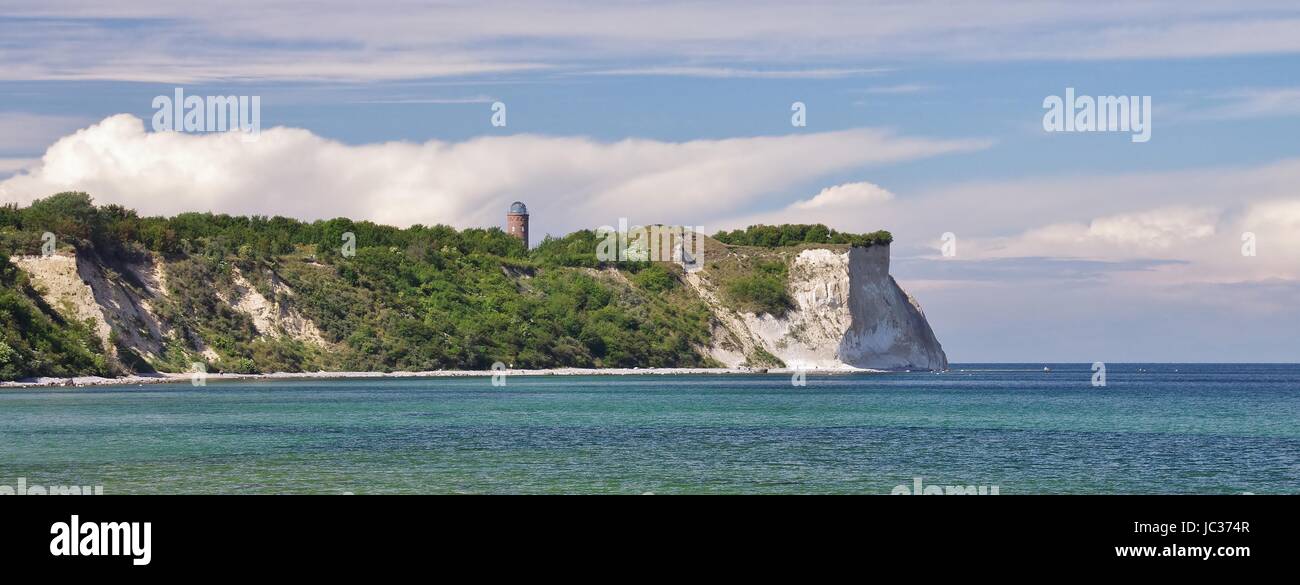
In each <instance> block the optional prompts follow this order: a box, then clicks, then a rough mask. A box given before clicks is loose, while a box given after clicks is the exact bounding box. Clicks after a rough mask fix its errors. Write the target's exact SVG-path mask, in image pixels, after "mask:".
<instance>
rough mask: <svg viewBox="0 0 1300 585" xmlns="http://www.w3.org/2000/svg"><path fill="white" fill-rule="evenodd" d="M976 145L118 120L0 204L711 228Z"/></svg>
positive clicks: (85, 136) (886, 136) (862, 137)
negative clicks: (514, 212) (237, 129)
mask: <svg viewBox="0 0 1300 585" xmlns="http://www.w3.org/2000/svg"><path fill="white" fill-rule="evenodd" d="M985 146H986V143H985V142H983V141H978V140H931V139H924V138H910V137H903V136H897V135H894V134H891V133H890V132H887V131H882V130H872V129H856V130H845V131H835V132H821V133H806V134H791V135H784V136H760V137H751V138H731V139H723V140H692V141H687V142H663V141H656V140H643V139H627V140H621V141H617V142H600V141H596V140H592V139H588V138H582V137H554V136H539V135H510V136H497V137H479V138H474V139H471V140H467V141H464V142H442V141H437V140H431V141H428V142H425V143H420V144H416V143H410V142H386V143H378V144H364V145H347V144H343V143H340V142H336V141H333V140H329V139H326V138H322V137H320V136H317V135H315V134H313V133H311V132H309V131H306V130H301V129H294V128H282V127H277V128H272V129H269V130H264V131H263V132H262V133H261V135H260V138H259V139H258V140H257V141H255V142H245V141H243V140H241V136H239V135H236V134H207V135H197V134H179V133H167V132H164V133H155V132H146V131H145V126H144V122H143V121H142V120H140V119H139V118H136V117H134V116H131V115H127V114H119V115H116V116H112V117H109V118H106V119H104V120H103V121H101V122H99V123H97V124H94V125H92V126H90V127H88V128H85V129H82V130H79V131H77V132H75V133H73V134H71V135H69V136H66V137H64V138H62V139H60V140H58V141H57V142H56V143H54V144H53V145H52V146H50V147H49V149H48V150H47V151H46V153H45V155H44V157H43V158H42V159H41V161H40V162H39V163H38V164H37V165H36V166H34V167H33V168H30V169H28V170H27V171H26V172H23V173H20V174H18V175H15V176H13V177H10V178H9V179H7V180H4V181H3V182H0V200H3V201H6V202H18V203H25V202H27V201H30V200H31V199H33V198H36V197H43V196H46V195H49V194H51V193H55V192H59V191H66V190H80V191H86V192H89V193H90V194H91V195H92V196H93V197H94V198H95V199H96V201H98V202H100V203H117V204H121V205H125V206H127V207H130V208H134V209H137V210H139V211H140V212H141V213H144V214H162V215H172V214H176V213H180V212H185V211H196V210H205V211H214V212H220V213H231V214H259V215H284V216H289V217H297V218H302V219H322V218H331V217H339V216H346V217H352V218H357V219H369V220H373V221H376V222H381V223H387V224H392V225H399V226H406V225H410V224H414V223H423V224H434V223H445V224H450V225H455V226H458V227H466V226H496V225H499V224H500V223H501V221H502V214H503V213H504V210H505V208H506V206H507V205H508V204H509V203H510V201H512V200H515V199H521V200H524V201H526V202H528V205H529V208H530V209H531V210H532V212H533V215H534V218H533V221H534V224H533V225H534V230H535V232H536V233H538V234H543V233H547V232H549V233H554V234H560V233H565V232H568V231H572V230H574V229H580V228H587V227H592V226H598V225H604V224H609V223H611V222H614V221H617V219H618V218H619V217H627V218H629V219H630V220H631V221H633V222H642V223H651V222H663V223H669V224H676V225H703V226H706V227H707V228H710V229H711V228H712V225H711V224H712V223H713V222H714V221H715V220H718V219H719V218H721V217H724V216H731V215H734V214H735V210H737V209H743V208H747V207H750V206H752V205H754V204H755V203H756V202H760V201H762V200H763V199H764V198H767V197H773V196H780V195H781V194H782V193H783V192H786V191H788V190H790V189H794V188H797V187H799V186H801V185H803V184H806V183H809V182H813V181H815V180H817V179H819V178H821V177H824V176H827V175H830V174H833V173H839V172H845V171H850V170H854V169H859V168H862V167H866V166H870V165H874V164H884V163H891V162H898V161H905V160H915V159H919V158H924V157H932V156H937V155H942V154H947V153H954V152H964V151H971V150H975V149H980V148H983V147H985ZM827 197H829V198H830V199H828V200H838V199H839V198H840V197H842V196H841V195H837V194H835V193H830V194H828V195H827Z"/></svg>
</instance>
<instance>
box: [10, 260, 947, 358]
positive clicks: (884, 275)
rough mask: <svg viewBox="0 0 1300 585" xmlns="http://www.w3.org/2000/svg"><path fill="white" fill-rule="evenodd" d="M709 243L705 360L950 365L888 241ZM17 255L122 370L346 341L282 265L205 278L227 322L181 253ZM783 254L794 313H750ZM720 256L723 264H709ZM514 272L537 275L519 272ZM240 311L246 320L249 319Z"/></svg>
mask: <svg viewBox="0 0 1300 585" xmlns="http://www.w3.org/2000/svg"><path fill="white" fill-rule="evenodd" d="M706 243H707V247H708V248H707V250H706V252H707V254H706V256H705V259H704V260H705V261H704V262H703V263H702V264H704V265H706V267H705V269H703V270H698V271H691V272H686V273H685V274H684V279H685V281H686V282H687V283H688V284H689V290H690V291H693V292H694V293H695V294H696V295H697V296H698V297H699V298H700V300H702V301H703V302H704V304H705V305H706V306H707V307H708V309H709V313H711V317H712V318H711V319H709V320H708V321H709V322H710V323H711V327H712V330H711V331H710V335H708V336H707V338H706V339H707V340H708V341H703V342H701V341H696V342H694V343H697V344H698V345H696V346H695V349H696V352H697V354H698V355H697V356H695V357H698V358H704V357H710V358H713V360H715V361H717V362H718V364H719V365H722V366H727V367H738V366H752V367H789V368H807V369H852V368H869V369H891V370H901V369H913V370H943V369H945V368H947V365H948V363H947V358H946V357H945V355H944V352H943V348H942V347H941V346H940V345H939V342H938V340H937V339H935V336H934V332H933V331H931V329H930V325H929V323H927V322H926V319H925V315H924V314H923V313H922V312H921V308H920V306H919V305H917V303H916V301H915V300H914V299H912V298H911V297H909V296H908V295H907V293H905V292H904V291H903V290H902V289H901V288H899V286H898V284H897V283H896V282H895V281H894V279H893V277H891V276H890V275H889V246H887V245H875V246H870V247H865V248H862V247H858V248H849V247H846V246H827V247H808V246H805V247H798V248H775V249H770V248H769V249H764V248H748V247H735V246H725V245H723V244H722V243H720V242H717V241H716V240H713V239H711V238H708V239H706ZM719 260H721V264H717V263H718V261H719ZM10 261H11V262H12V263H13V264H14V265H16V266H17V267H18V268H20V269H21V270H22V271H24V272H26V273H27V274H28V276H29V278H30V280H31V282H32V283H33V284H34V285H36V288H37V290H38V292H39V294H40V295H41V296H42V297H43V298H44V300H45V302H46V303H47V304H48V306H50V307H51V308H52V309H53V310H54V311H57V312H59V313H60V314H62V316H63V317H64V318H65V319H68V320H69V321H75V322H77V323H88V324H89V327H90V330H91V331H93V333H94V335H96V336H97V337H99V338H100V340H101V341H102V342H103V346H104V351H105V353H106V354H107V356H106V357H107V358H109V360H110V362H111V363H112V364H114V365H115V367H116V368H117V369H118V370H120V371H130V370H137V371H140V370H142V369H145V368H150V367H151V368H157V369H162V370H164V371H176V370H177V368H179V367H186V366H187V364H189V363H191V360H196V359H203V360H206V361H208V362H211V363H219V362H220V361H222V360H225V357H223V356H222V355H219V354H218V352H217V351H216V349H214V348H218V347H220V344H221V343H226V344H229V340H228V339H227V340H224V341H223V338H224V337H227V336H228V335H229V334H231V329H232V328H233V329H236V330H243V331H244V333H246V334H247V335H246V337H247V336H251V339H252V340H255V341H259V342H260V341H276V340H279V341H286V342H295V343H300V344H302V345H304V346H309V347H312V348H317V349H319V350H320V351H323V352H330V351H334V350H336V349H338V348H337V347H336V346H335V345H334V344H331V343H329V342H327V341H326V339H325V336H324V335H323V333H322V331H321V329H319V328H318V326H317V324H316V323H315V322H313V320H312V319H310V318H308V317H307V316H306V315H304V314H303V312H302V311H301V310H300V309H299V307H297V306H296V305H297V304H298V303H297V295H296V293H295V291H294V290H293V289H292V288H290V287H289V286H288V285H287V284H286V283H285V282H283V281H281V280H280V277H279V276H277V275H276V273H275V272H273V271H269V270H267V271H265V274H262V273H261V272H257V273H254V272H245V271H244V270H241V269H240V268H238V267H234V266H232V267H231V268H230V270H229V274H228V277H226V278H224V279H222V280H221V282H216V281H213V282H206V281H205V282H203V283H201V284H200V285H199V286H198V287H197V288H199V289H203V290H204V291H205V292H207V293H210V295H211V299H210V302H211V303H213V304H214V306H215V308H214V309H213V312H214V314H216V315H218V316H222V317H220V319H219V320H217V321H214V323H217V324H219V327H220V329H217V328H216V327H218V325H211V324H209V323H207V322H205V321H202V320H201V319H192V318H187V317H189V313H188V309H186V308H185V307H187V306H189V305H185V304H184V303H181V302H180V299H179V298H178V297H177V295H181V294H185V295H190V296H193V295H194V294H195V293H193V292H192V291H191V292H186V291H187V290H189V289H184V288H176V289H175V290H173V287H172V286H169V283H170V284H178V283H179V284H184V283H186V282H191V281H193V277H189V279H188V280H187V279H186V278H184V277H182V278H173V276H172V274H173V273H174V272H175V270H176V267H177V265H178V262H181V261H163V260H162V259H161V258H145V259H142V260H140V261H138V262H132V263H120V262H119V263H117V264H115V265H113V266H112V267H110V266H108V265H105V264H104V263H103V262H102V261H101V260H100V259H99V258H98V257H97V256H94V255H93V254H92V255H81V256H78V255H73V254H57V255H53V256H49V257H42V256H13V257H11V258H10ZM778 261H779V262H780V263H781V265H783V266H784V267H785V270H786V272H785V286H786V292H787V293H788V295H789V297H790V301H791V302H790V308H789V310H787V311H786V312H785V313H784V314H783V315H780V316H773V315H770V314H767V313H762V314H755V313H752V312H745V311H742V310H738V309H736V308H735V306H733V305H732V304H731V303H729V302H728V300H727V298H728V296H727V293H726V292H725V291H724V290H723V289H724V288H725V287H724V286H723V283H725V282H726V279H727V278H728V277H729V276H730V277H733V278H734V277H736V276H744V275H748V274H754V271H755V270H756V266H757V265H759V264H763V265H767V266H770V265H771V264H772V263H773V262H778ZM710 264H714V265H715V266H718V268H716V269H710V268H708V267H707V265H710ZM584 270H589V269H584ZM592 272H593V273H594V271H592ZM605 273H608V274H609V275H611V277H612V278H613V280H614V281H615V284H616V285H617V286H614V289H616V290H619V291H622V292H620V293H619V294H630V293H629V291H631V290H632V288H633V287H634V286H636V285H635V284H634V283H632V282H630V281H628V279H627V277H626V276H625V275H624V274H623V273H622V272H619V271H618V270H614V269H607V270H606V271H605ZM180 274H185V273H184V272H181V273H180ZM507 276H510V277H511V278H516V279H524V278H526V276H520V275H511V273H510V272H509V271H507ZM253 280H256V281H257V282H258V283H260V285H255V284H254V283H253V282H252V281H253ZM186 298H189V297H186ZM194 298H196V299H198V298H200V297H194ZM239 316H243V317H246V320H245V321H242V323H244V324H243V325H241V324H240V323H241V321H240V319H239V318H238V317H239ZM232 323H233V325H232ZM226 361H231V360H226ZM697 361H698V360H697Z"/></svg>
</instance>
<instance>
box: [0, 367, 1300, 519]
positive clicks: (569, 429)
mask: <svg viewBox="0 0 1300 585" xmlns="http://www.w3.org/2000/svg"><path fill="white" fill-rule="evenodd" d="M1048 365H1050V366H1051V368H1052V372H1051V373H1044V372H1043V371H1042V368H1043V366H1044V364H957V365H954V366H953V371H951V372H949V373H945V374H933V373H907V374H902V373H900V374H871V375H866V374H859V375H841V376H818V375H811V376H808V378H807V385H806V386H804V387H792V385H791V379H790V376H777V375H770V376H625V377H620V376H592V377H512V378H510V379H509V380H508V382H507V385H506V386H505V387H503V388H494V387H493V386H492V385H491V384H490V383H489V381H488V379H487V378H473V379H450V378H441V379H388V380H346V381H276V382H256V383H244V382H238V383H234V382H231V383H227V382H209V384H208V385H207V386H206V387H203V388H195V387H191V386H190V385H188V384H186V385H159V386H143V387H110V388H97V389H76V390H34V391H28V390H23V391H3V390H0V485H9V486H16V485H17V483H18V478H25V481H26V483H27V484H41V485H101V486H103V487H104V491H105V493H174V492H180V493H267V492H270V493H335V494H337V493H344V492H351V493H357V494H365V493H519V492H522V493H616V494H640V493H645V492H653V493H656V494H666V493H856V494H888V493H890V491H891V490H892V489H894V488H895V487H896V486H899V485H906V486H908V488H911V487H912V486H913V484H914V481H915V480H914V478H916V477H920V478H922V480H921V481H922V483H923V485H963V486H964V485H976V486H998V488H999V491H1000V492H1001V493H1002V494H1031V493H1223V494H1232V493H1241V492H1252V493H1260V494H1263V493H1292V494H1295V493H1300V365H1240V364H1233V365H1207V364H1149V365H1143V364H1110V365H1109V369H1108V372H1107V382H1108V384H1107V386H1106V387H1104V388H1096V387H1093V386H1092V385H1091V384H1090V380H1091V377H1092V372H1091V369H1090V366H1089V365H1088V364H1048Z"/></svg>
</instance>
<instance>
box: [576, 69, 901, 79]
mask: <svg viewBox="0 0 1300 585" xmlns="http://www.w3.org/2000/svg"><path fill="white" fill-rule="evenodd" d="M889 71H891V70H890V69H885V68H875V69H861V68H857V69H854V68H825V67H824V68H816V69H742V68H736V67H680V66H679V67H633V68H627V69H606V70H601V71H590V72H587V73H586V74H587V75H644V76H666V77H717V78H728V77H748V78H755V79H838V78H841V77H856V76H859V75H872V74H876V73H887V72H889Z"/></svg>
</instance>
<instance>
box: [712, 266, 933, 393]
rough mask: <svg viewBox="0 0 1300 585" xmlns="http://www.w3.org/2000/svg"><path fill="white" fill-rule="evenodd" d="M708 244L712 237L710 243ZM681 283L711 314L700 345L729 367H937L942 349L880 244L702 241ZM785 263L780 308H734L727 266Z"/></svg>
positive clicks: (730, 269)
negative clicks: (702, 262)
mask: <svg viewBox="0 0 1300 585" xmlns="http://www.w3.org/2000/svg"><path fill="white" fill-rule="evenodd" d="M711 244H712V242H711ZM708 251H711V252H712V253H713V255H712V256H708V262H706V269H705V270H701V271H699V272H696V273H692V274H689V275H687V277H686V280H687V282H688V283H689V284H690V285H691V286H692V287H693V288H694V289H695V290H696V292H697V293H698V294H699V295H700V296H701V298H703V299H704V301H705V302H706V303H707V304H708V305H709V307H710V309H712V311H713V313H714V315H715V317H716V322H715V325H714V330H713V342H712V344H711V346H710V347H708V348H707V351H708V353H709V355H710V356H711V357H713V358H714V359H715V360H717V361H718V362H720V363H722V364H723V365H726V366H728V367H736V366H741V365H748V366H786V367H791V368H809V369H840V368H843V369H849V368H868V369H889V370H902V369H909V370H944V369H946V368H947V367H948V359H947V356H945V355H944V352H943V347H942V346H941V345H940V344H939V340H938V339H937V338H936V337H935V335H934V331H933V330H932V329H931V328H930V324H929V323H928V322H927V321H926V318H925V314H924V313H923V312H922V311H921V307H920V305H919V304H918V303H917V302H916V300H915V299H913V298H912V297H910V296H909V295H908V294H907V293H906V292H904V291H903V289H902V288H901V287H899V286H898V283H897V282H895V281H894V278H893V277H892V276H890V274H889V246H888V245H887V244H885V245H873V246H868V247H848V246H828V247H816V246H804V247H799V248H796V249H793V250H785V249H775V250H764V249H757V248H748V247H734V246H722V245H720V244H718V245H711V246H710V248H709V249H708ZM765 262H766V263H775V262H780V263H784V265H785V266H786V269H787V270H786V284H785V287H786V291H787V293H788V295H789V299H788V306H787V307H786V308H785V310H784V311H776V312H775V314H774V313H773V312H763V311H743V310H738V309H736V308H734V307H735V306H736V303H735V302H734V301H733V299H729V298H728V292H727V291H728V288H729V282H728V273H735V272H737V271H745V270H752V267H753V266H754V265H756V264H761V263H765Z"/></svg>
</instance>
